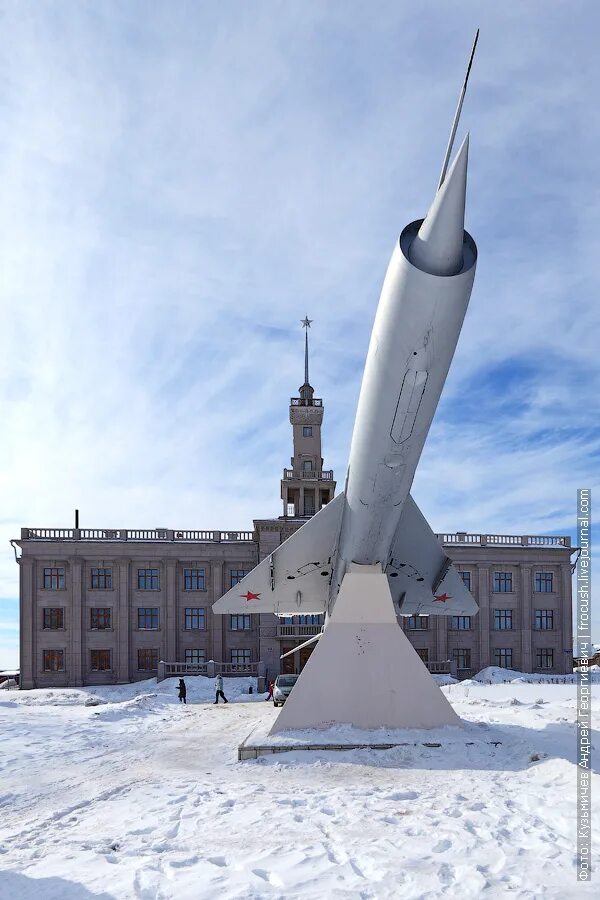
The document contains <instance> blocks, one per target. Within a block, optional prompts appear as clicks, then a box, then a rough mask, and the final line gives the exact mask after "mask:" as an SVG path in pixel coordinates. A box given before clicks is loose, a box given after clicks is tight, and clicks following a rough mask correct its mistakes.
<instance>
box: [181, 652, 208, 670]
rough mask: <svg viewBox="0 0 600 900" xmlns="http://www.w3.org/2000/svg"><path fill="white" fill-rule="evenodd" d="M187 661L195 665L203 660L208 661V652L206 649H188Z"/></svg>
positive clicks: (186, 653)
mask: <svg viewBox="0 0 600 900" xmlns="http://www.w3.org/2000/svg"><path fill="white" fill-rule="evenodd" d="M185 661H186V663H191V664H192V665H194V666H199V665H201V664H202V663H203V662H206V653H205V651H204V650H186V651H185Z"/></svg>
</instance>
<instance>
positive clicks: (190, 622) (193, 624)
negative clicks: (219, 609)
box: [185, 606, 206, 631]
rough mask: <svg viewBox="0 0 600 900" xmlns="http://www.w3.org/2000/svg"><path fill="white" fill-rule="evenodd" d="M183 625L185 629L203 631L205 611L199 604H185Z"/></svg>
mask: <svg viewBox="0 0 600 900" xmlns="http://www.w3.org/2000/svg"><path fill="white" fill-rule="evenodd" d="M185 627H186V630H187V631H204V629H205V628H206V611H205V610H204V609H203V608H201V607H199V606H186V608H185Z"/></svg>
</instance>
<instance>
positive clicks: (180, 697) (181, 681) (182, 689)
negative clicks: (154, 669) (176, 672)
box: [179, 678, 187, 704]
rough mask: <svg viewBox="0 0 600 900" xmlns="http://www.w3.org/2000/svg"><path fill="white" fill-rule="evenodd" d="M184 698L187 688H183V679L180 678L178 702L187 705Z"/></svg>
mask: <svg viewBox="0 0 600 900" xmlns="http://www.w3.org/2000/svg"><path fill="white" fill-rule="evenodd" d="M186 697H187V688H186V686H185V681H184V680H183V678H180V679H179V702H180V703H186V704H187V700H186Z"/></svg>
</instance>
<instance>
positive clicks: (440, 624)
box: [434, 616, 449, 662]
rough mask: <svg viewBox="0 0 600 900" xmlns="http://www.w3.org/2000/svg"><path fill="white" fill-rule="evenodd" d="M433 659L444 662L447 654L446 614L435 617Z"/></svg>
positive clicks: (447, 657)
mask: <svg viewBox="0 0 600 900" xmlns="http://www.w3.org/2000/svg"><path fill="white" fill-rule="evenodd" d="M434 621H435V654H436V655H435V659H436V660H437V661H438V662H445V661H446V660H447V659H449V656H448V616H436V617H435V620H434Z"/></svg>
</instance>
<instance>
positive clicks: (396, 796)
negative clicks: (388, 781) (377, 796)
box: [385, 791, 419, 800]
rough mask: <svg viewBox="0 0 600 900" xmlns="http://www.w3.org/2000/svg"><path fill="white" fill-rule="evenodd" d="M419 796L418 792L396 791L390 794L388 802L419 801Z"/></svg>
mask: <svg viewBox="0 0 600 900" xmlns="http://www.w3.org/2000/svg"><path fill="white" fill-rule="evenodd" d="M418 797H419V795H418V794H417V792H416V791H394V792H393V793H392V794H388V795H387V797H386V798H385V799H386V800H417V799H418Z"/></svg>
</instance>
